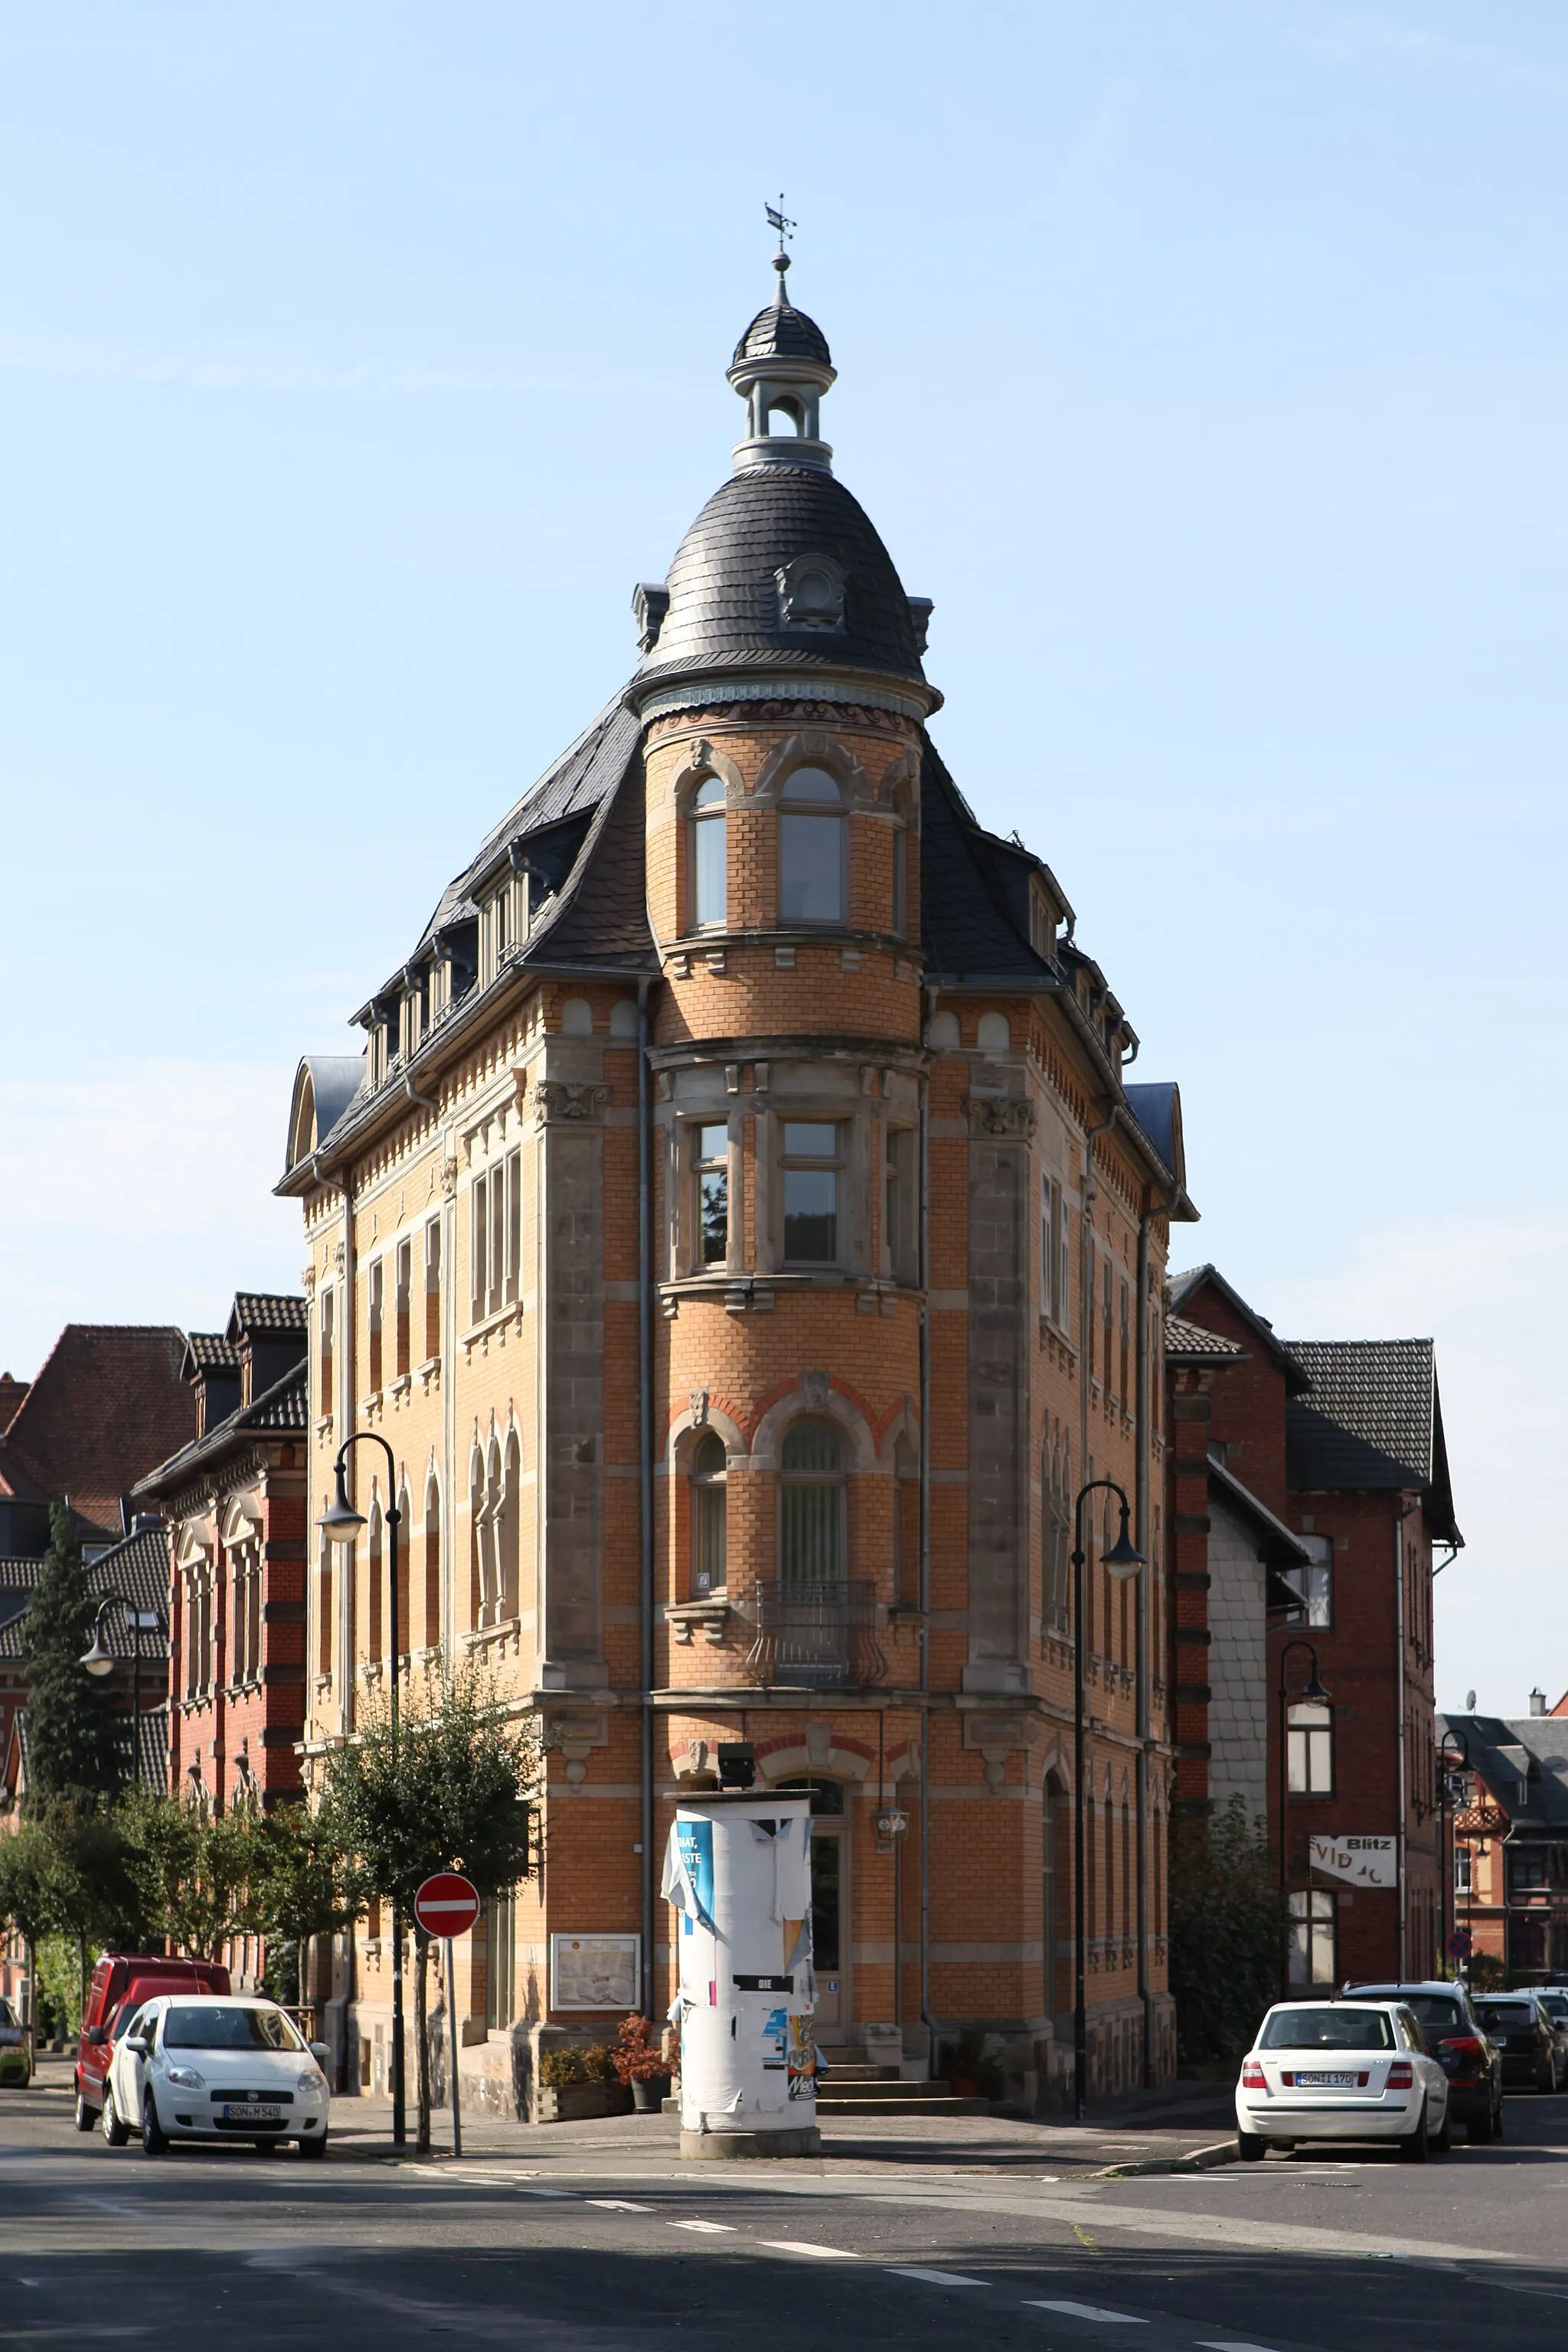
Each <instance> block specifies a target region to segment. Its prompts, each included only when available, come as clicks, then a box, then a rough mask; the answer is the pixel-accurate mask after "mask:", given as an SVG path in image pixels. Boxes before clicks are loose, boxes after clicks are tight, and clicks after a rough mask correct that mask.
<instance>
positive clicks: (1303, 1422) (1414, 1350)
mask: <svg viewBox="0 0 1568 2352" xmlns="http://www.w3.org/2000/svg"><path fill="white" fill-rule="evenodd" d="M1289 1348H1290V1352H1291V1354H1292V1355H1293V1356H1294V1357H1295V1358H1296V1359H1297V1360H1298V1361H1299V1362H1300V1365H1301V1367H1302V1369H1303V1370H1304V1371H1305V1372H1306V1374H1307V1376H1308V1378H1309V1379H1310V1382H1311V1390H1310V1394H1309V1395H1307V1396H1304V1397H1301V1396H1298V1397H1292V1398H1291V1399H1290V1400H1289V1402H1288V1403H1287V1405H1286V1409H1285V1477H1286V1483H1287V1485H1288V1486H1290V1487H1291V1488H1292V1489H1294V1490H1295V1491H1297V1492H1301V1493H1304V1492H1307V1491H1309V1490H1313V1491H1316V1490H1320V1489H1324V1488H1332V1487H1349V1488H1354V1489H1363V1490H1364V1489H1369V1488H1380V1487H1394V1488H1403V1487H1412V1488H1419V1489H1420V1490H1421V1491H1422V1492H1423V1493H1424V1494H1425V1496H1426V1510H1427V1516H1428V1517H1429V1518H1430V1519H1431V1520H1432V1522H1433V1525H1434V1526H1435V1527H1436V1528H1437V1529H1438V1531H1439V1532H1440V1533H1441V1534H1442V1535H1443V1536H1444V1537H1445V1538H1446V1539H1447V1541H1449V1542H1453V1543H1458V1541H1459V1540H1460V1537H1459V1533H1458V1528H1456V1527H1455V1526H1454V1505H1453V1494H1452V1489H1451V1487H1450V1485H1449V1479H1448V1452H1447V1444H1446V1443H1445V1440H1444V1436H1443V1409H1442V1404H1441V1402H1440V1400H1439V1398H1438V1394H1437V1364H1436V1349H1434V1347H1433V1344H1432V1342H1431V1340H1430V1339H1292V1340H1291V1341H1290V1342H1289Z"/></svg>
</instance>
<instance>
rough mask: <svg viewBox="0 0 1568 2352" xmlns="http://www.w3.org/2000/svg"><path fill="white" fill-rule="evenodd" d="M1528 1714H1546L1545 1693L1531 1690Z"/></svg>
mask: <svg viewBox="0 0 1568 2352" xmlns="http://www.w3.org/2000/svg"><path fill="white" fill-rule="evenodd" d="M1530 1712H1531V1715H1544V1714H1545V1712H1546V1693H1545V1692H1544V1691H1543V1690H1532V1691H1531V1694H1530Z"/></svg>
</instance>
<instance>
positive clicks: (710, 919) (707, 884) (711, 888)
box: [687, 776, 729, 931]
mask: <svg viewBox="0 0 1568 2352" xmlns="http://www.w3.org/2000/svg"><path fill="white" fill-rule="evenodd" d="M726 807H727V795H726V793H725V790H724V786H723V784H722V783H721V782H720V780H719V778H718V777H717V776H704V777H703V779H702V781H701V782H700V784H699V785H698V787H697V789H696V791H695V792H694V793H693V794H692V796H691V820H690V824H689V827H688V832H687V841H688V855H689V861H690V863H689V872H690V876H691V923H692V929H694V930H699V931H701V930H722V929H723V928H724V925H725V923H726V922H727V921H728V919H729V861H728V836H729V825H728V822H727V819H726V814H725V811H726Z"/></svg>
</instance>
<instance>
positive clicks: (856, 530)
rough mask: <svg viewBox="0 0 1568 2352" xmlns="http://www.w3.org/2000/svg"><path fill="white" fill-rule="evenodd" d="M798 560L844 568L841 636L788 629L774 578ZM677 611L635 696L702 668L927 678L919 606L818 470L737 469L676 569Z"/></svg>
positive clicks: (852, 504)
mask: <svg viewBox="0 0 1568 2352" xmlns="http://www.w3.org/2000/svg"><path fill="white" fill-rule="evenodd" d="M799 555H829V556H831V557H833V559H834V561H835V562H837V563H838V564H839V565H840V566H841V567H842V570H843V572H844V575H845V585H844V626H843V628H842V629H841V630H833V629H806V628H791V629H786V628H784V627H782V626H781V625H780V618H779V591H778V582H777V580H776V578H775V576H774V575H775V573H776V572H778V571H779V569H780V568H781V567H782V566H783V565H784V564H787V563H790V562H793V561H794V559H795V557H796V556H799ZM668 588H669V610H668V613H667V614H666V615H665V618H664V622H663V625H662V626H661V627H660V629H659V633H658V639H657V640H656V642H655V643H654V644H653V645H652V646H650V647H649V649H648V651H647V654H646V655H645V656H644V657H643V662H642V667H641V668H640V669H639V670H638V672H637V678H636V680H635V687H634V690H635V691H636V692H637V693H638V694H640V693H641V692H642V691H643V690H644V689H645V688H647V687H649V686H653V685H657V684H658V683H659V682H660V681H662V680H666V679H668V678H671V677H681V676H685V675H689V674H692V673H695V672H699V671H700V672H704V673H706V672H709V671H711V670H714V669H719V670H723V669H725V668H734V667H744V668H745V669H746V670H747V671H748V672H754V671H757V670H766V669H768V668H777V669H780V670H794V671H796V672H798V671H800V670H803V669H805V670H812V669H852V670H870V671H876V672H881V673H885V674H886V675H888V676H889V677H904V678H911V679H914V680H916V681H918V682H921V683H923V681H924V677H925V672H924V670H923V669H922V668H921V657H920V654H919V652H918V650H917V647H916V638H915V623H914V619H913V616H912V615H911V614H910V605H909V599H908V597H907V596H906V595H905V593H904V590H903V586H902V583H900V579H899V575H898V573H897V572H896V571H895V570H894V569H893V560H892V557H891V556H890V555H889V553H888V551H887V549H886V548H885V547H884V546H883V544H882V541H881V540H880V538H879V535H878V532H877V530H876V527H875V525H874V524H873V523H872V521H871V519H870V517H869V516H868V514H867V512H866V510H865V509H864V507H862V506H861V504H860V503H859V500H858V499H856V498H855V497H853V496H852V494H851V493H850V492H849V491H848V490H847V489H846V488H845V487H844V485H843V483H842V482H840V481H837V480H836V479H835V478H834V477H833V476H832V475H831V474H830V473H827V472H826V470H825V469H824V468H823V467H818V466H779V465H765V466H753V467H747V468H746V469H745V470H744V471H743V472H742V473H738V474H731V477H730V478H729V480H728V481H727V482H725V483H724V484H723V485H722V486H721V488H719V489H717V490H715V492H714V493H713V496H712V497H711V498H710V499H709V501H708V503H707V505H706V506H705V507H704V508H703V509H702V511H701V513H700V515H699V516H698V518H697V520H696V521H695V522H694V523H693V524H692V526H691V528H690V530H689V531H688V532H687V534H686V537H685V538H684V539H683V540H682V541H681V542H680V545H679V548H678V550H677V551H676V556H675V561H674V562H673V563H672V564H671V565H670V567H669V577H668Z"/></svg>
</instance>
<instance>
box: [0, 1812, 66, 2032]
mask: <svg viewBox="0 0 1568 2352" xmlns="http://www.w3.org/2000/svg"><path fill="white" fill-rule="evenodd" d="M62 1895H63V1889H62V1885H61V1874H60V1864H59V1856H58V1853H57V1852H56V1850H55V1846H54V1843H53V1841H52V1840H51V1838H50V1837H49V1835H48V1832H47V1830H46V1829H45V1828H44V1827H43V1825H42V1823H40V1822H34V1821H27V1822H22V1823H21V1825H20V1827H19V1828H17V1829H16V1831H15V1832H13V1833H12V1835H11V1836H9V1837H0V1922H3V1923H4V1924H5V1926H7V1927H12V1928H14V1929H15V1930H16V1934H17V1935H18V1936H20V1937H21V1938H22V1945H23V1949H24V1951H25V1952H26V1967H27V2034H28V2041H29V2042H30V2043H31V2045H32V2048H33V2051H34V2052H35V2053H36V2051H37V2023H38V1945H39V1943H40V1941H41V1940H42V1938H43V1937H45V1936H47V1935H49V1934H50V1933H52V1932H53V1930H55V1929H56V1928H58V1926H59V1924H60V1915H61V1905H62Z"/></svg>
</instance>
